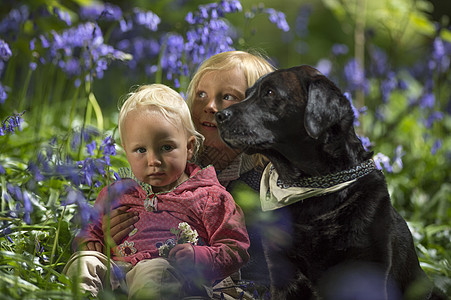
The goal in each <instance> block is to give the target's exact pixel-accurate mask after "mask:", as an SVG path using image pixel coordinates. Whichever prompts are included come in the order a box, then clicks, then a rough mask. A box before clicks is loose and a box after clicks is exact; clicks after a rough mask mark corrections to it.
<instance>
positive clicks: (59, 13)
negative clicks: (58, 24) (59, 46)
mask: <svg viewBox="0 0 451 300" xmlns="http://www.w3.org/2000/svg"><path fill="white" fill-rule="evenodd" d="M53 13H54V14H55V15H56V16H57V17H58V18H59V19H60V20H61V21H63V22H64V23H66V25H68V26H71V25H72V19H71V17H70V14H69V13H68V12H67V11H62V10H61V9H59V8H58V7H54V8H53Z"/></svg>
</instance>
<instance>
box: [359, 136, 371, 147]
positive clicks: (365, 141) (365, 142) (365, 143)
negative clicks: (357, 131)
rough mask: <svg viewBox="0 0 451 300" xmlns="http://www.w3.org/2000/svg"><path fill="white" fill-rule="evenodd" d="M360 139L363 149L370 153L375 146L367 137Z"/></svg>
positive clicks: (360, 137)
mask: <svg viewBox="0 0 451 300" xmlns="http://www.w3.org/2000/svg"><path fill="white" fill-rule="evenodd" d="M359 139H360V141H361V142H362V146H363V149H365V151H370V150H371V147H372V146H373V144H372V143H371V141H370V139H369V138H368V137H366V136H359Z"/></svg>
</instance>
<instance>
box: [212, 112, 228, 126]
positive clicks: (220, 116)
mask: <svg viewBox="0 0 451 300" xmlns="http://www.w3.org/2000/svg"><path fill="white" fill-rule="evenodd" d="M231 117H232V112H231V111H230V110H227V109H225V110H222V111H219V112H217V113H216V114H215V118H216V123H217V124H218V125H222V124H224V123H225V122H227V121H228V120H229V119H230V118H231Z"/></svg>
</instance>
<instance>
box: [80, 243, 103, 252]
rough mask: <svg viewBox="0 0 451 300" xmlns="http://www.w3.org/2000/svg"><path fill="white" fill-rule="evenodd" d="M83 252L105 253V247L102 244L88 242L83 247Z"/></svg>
mask: <svg viewBox="0 0 451 300" xmlns="http://www.w3.org/2000/svg"><path fill="white" fill-rule="evenodd" d="M81 250H91V251H97V252H100V253H103V246H102V244H101V243H100V242H87V243H86V244H84V245H83V246H82V247H81Z"/></svg>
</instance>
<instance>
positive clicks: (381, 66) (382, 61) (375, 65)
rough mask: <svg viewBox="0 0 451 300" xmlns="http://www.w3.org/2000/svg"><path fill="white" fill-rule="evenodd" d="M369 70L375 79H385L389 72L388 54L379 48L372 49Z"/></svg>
mask: <svg viewBox="0 0 451 300" xmlns="http://www.w3.org/2000/svg"><path fill="white" fill-rule="evenodd" d="M369 70H370V72H371V74H372V75H373V76H375V77H384V76H385V74H387V73H388V72H389V63H388V57H387V53H385V51H384V50H382V49H381V48H379V47H377V46H372V47H371V48H370V66H369Z"/></svg>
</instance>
